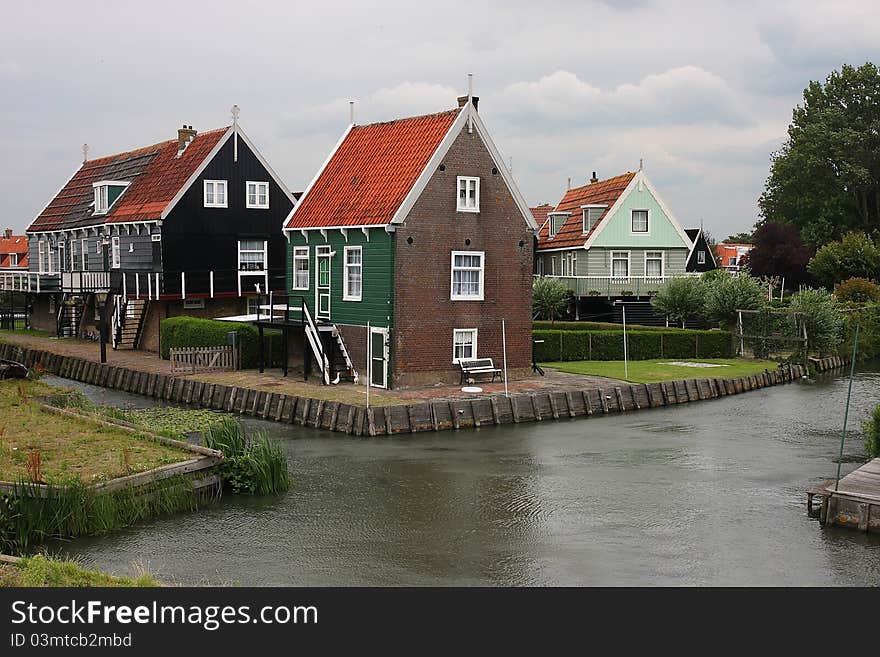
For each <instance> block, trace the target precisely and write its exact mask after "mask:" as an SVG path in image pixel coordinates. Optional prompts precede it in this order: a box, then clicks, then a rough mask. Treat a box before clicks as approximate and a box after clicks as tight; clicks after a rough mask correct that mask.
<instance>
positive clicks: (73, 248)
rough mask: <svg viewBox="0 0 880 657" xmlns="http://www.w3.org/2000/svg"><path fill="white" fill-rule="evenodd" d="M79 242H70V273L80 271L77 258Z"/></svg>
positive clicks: (79, 262)
mask: <svg viewBox="0 0 880 657" xmlns="http://www.w3.org/2000/svg"><path fill="white" fill-rule="evenodd" d="M79 244H80V243H79V242H77V241H75V240H70V271H81V269H80V266H81V263H82V261H81V260H80V258H79Z"/></svg>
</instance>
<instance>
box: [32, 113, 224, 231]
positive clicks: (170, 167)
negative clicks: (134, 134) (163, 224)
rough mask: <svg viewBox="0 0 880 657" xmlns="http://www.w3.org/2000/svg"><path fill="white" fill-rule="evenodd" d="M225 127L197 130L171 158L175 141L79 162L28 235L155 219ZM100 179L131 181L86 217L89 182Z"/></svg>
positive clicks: (91, 192)
mask: <svg viewBox="0 0 880 657" xmlns="http://www.w3.org/2000/svg"><path fill="white" fill-rule="evenodd" d="M227 130H228V128H219V129H217V130H211V131H208V132H203V133H201V134H199V135H197V136H196V137H195V139H193V140H192V141H191V142H190V144H189V146H187V148H186V150H184V152H183V153H182V154H181V156H180V157H179V158H178V157H177V150H178V141H177V139H171V140H168V141H164V142H162V143H160V144H154V145H152V146H146V147H144V148H139V149H136V150H133V151H127V152H124V153H117V154H116V155H110V156H108V157H102V158H99V159H95V160H89V161H88V162H84V163H83V165H82V166H81V167H80V168H79V170H78V171H77V172H76V173H75V174H73V177H72V178H71V179H70V180H69V181H68V182H67V184H66V185H65V186H64V187H63V188H62V190H61V191H60V192H59V193H58V194H57V195H56V196H55V198H53V199H52V200H51V201H50V202H49V205H47V206H46V209H44V210H43V211H42V212H41V213H40V214H39V216H38V217H37V218H36V219H34V221H33V223H31V225H30V227H29V228H28V231H44V230H60V229H65V228H79V227H82V226H93V225H95V224H96V223H113V222H125V221H148V220H153V219H159V218H160V217H161V215H162V212H163V210H165V208H166V207H167V205H168V203H170V202H171V199H173V198H174V196H175V195H176V194H177V192H178V191H180V189H181V188H182V187H183V185H184V183H186V181H187V180H189V178H190V176H191V175H192V174H193V173H194V172H195V171H196V169H198V167H199V165H200V164H201V163H202V162H203V161H204V159H205V157H207V155H208V153H210V152H211V150H212V149H213V148H214V146H216V145H217V142H219V141H220V139H221V137H223V135H224V134H226V131H227ZM100 180H121V181H131V184H130V185H129V186H128V187H127V188H126V190H125V192H124V193H123V195H122V196H121V197H120V198H119V200H118V201H117V202H116V203H115V204H114V205H113V206H112V207H111V208H110V212H109V213H107V214H106V215H103V216H98V217H95V216H93V215H92V208H90V207H89V205H90V204H91V203H92V201H93V200H94V190H93V187H92V183H95V182H98V181H100Z"/></svg>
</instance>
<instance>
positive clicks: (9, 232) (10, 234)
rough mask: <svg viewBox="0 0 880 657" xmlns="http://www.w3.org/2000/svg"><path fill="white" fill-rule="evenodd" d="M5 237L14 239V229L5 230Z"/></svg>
mask: <svg viewBox="0 0 880 657" xmlns="http://www.w3.org/2000/svg"><path fill="white" fill-rule="evenodd" d="M3 237H5V238H6V239H8V240H11V239H12V229H11V228H7V229H6V230H4V231H3Z"/></svg>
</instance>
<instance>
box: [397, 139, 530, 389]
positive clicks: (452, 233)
mask: <svg viewBox="0 0 880 657" xmlns="http://www.w3.org/2000/svg"><path fill="white" fill-rule="evenodd" d="M443 164H444V165H445V171H440V170H439V169H438V170H437V171H436V172H435V173H434V175H433V177H432V178H431V180H430V182H429V183H428V185H427V187H426V188H425V190H424V191H423V193H422V195H421V196H420V198H419V200H418V201H417V202H416V204H415V206H414V207H413V209H412V211H411V212H410V213H409V215H408V216H407V219H406V221H405V222H404V223H403V224H402V225H400V226H399V227H398V229H397V232H396V233H395V236H394V239H395V247H394V249H395V254H394V261H395V267H394V329H393V331H392V336H391V341H392V344H391V360H392V363H391V364H392V368H391V371H392V379H393V380H392V385H393V386H394V387H406V386H411V385H429V384H432V383H437V382H446V383H450V382H458V380H459V372H460V370H459V369H458V366H457V365H453V363H452V339H453V329H455V328H477V329H478V338H477V351H478V354H477V355H478V356H480V357H490V358H493V359H494V361H495V363H496V366H497V367H499V368H500V367H501V366H502V365H501V364H502V341H501V319H502V318H504V320H505V322H506V327H507V365H508V369H509V375H510V377H511V378H515V377H522V376H525V375H527V374H528V373H529V371H530V365H531V353H532V351H531V348H532V347H531V344H532V343H531V340H532V337H531V336H532V334H531V289H532V243H533V240H532V233H531V232H530V230H529V228H528V226H527V225H526V222H525V221H524V219H523V217H522V215H521V213H520V212H519V210H518V208H517V206H516V204H515V202H514V200H513V198H512V196H511V195H510V192H509V191H508V189H507V186H506V184H505V183H504V180H503V178H502V176H501V174H500V173H497V174H493V173H492V169H493V167H495V164H494V162H493V161H492V158H491V156H490V154H489V152H488V150H487V149H486V146H485V144H484V143H483V141H482V139H481V138H480V137H479V135H478V134H477V131H476V130H474V132H473V133H472V134H468V132H467V128H464V129H463V130H462V132H461V133H460V134H459V136H458V137H457V138H456V140H455V142H454V143H453V145H452V148H451V149H450V150H449V153H448V154H447V156H446V158H445V160H444V162H443ZM457 176H479V178H480V212H479V213H478V214H472V213H462V212H456V209H455V208H456V193H457V190H456V177H457ZM408 238H412V244H410V243H408ZM466 240H470V244H467V243H466ZM452 251H484V252H485V284H484V294H485V295H484V301H481V302H480V301H451V300H450V298H449V297H450V281H451V267H452V265H451V252H452Z"/></svg>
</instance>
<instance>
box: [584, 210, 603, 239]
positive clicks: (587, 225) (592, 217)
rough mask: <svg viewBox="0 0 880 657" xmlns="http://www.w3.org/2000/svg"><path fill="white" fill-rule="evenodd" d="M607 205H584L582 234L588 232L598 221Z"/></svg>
mask: <svg viewBox="0 0 880 657" xmlns="http://www.w3.org/2000/svg"><path fill="white" fill-rule="evenodd" d="M607 207H608V206H607V205H585V206H583V209H584V231H583V232H584V235H586V234H587V233H589V232H590V231H591V230H593V229H594V228H595V227H596V224H597V223H599V219H601V218H602V214H603V213H604V212H605V209H606V208H607Z"/></svg>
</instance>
